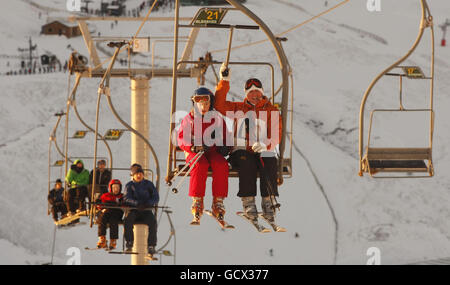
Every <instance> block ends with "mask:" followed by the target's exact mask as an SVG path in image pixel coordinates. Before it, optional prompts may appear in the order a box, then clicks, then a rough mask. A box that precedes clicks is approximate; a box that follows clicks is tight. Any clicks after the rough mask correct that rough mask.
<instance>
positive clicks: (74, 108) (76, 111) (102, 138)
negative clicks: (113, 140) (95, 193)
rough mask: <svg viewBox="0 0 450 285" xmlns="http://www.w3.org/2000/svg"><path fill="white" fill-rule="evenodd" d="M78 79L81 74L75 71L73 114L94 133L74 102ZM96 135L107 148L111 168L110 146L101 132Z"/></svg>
mask: <svg viewBox="0 0 450 285" xmlns="http://www.w3.org/2000/svg"><path fill="white" fill-rule="evenodd" d="M80 79H81V74H80V73H77V77H76V82H75V86H74V90H73V92H72V101H71V104H72V107H73V111H74V113H75V116H77V118H78V120H79V121H80V123H81V124H82V125H83V126H85V127H86V128H87V129H88V130H89V131H91V132H93V133H95V130H94V129H93V128H92V127H91V126H89V125H88V124H87V123H86V122H85V121H84V120H83V119H82V118H81V116H80V114H79V112H78V108H77V103H76V100H75V96H76V89H77V87H78V85H79V83H80ZM98 136H99V137H100V139H101V140H102V141H103V143H104V144H105V146H106V149H107V151H108V155H109V168H112V166H113V155H112V152H111V148H110V146H109V144H108V142H107V141H106V140H105V138H104V136H102V135H101V134H98ZM94 169H95V168H94Z"/></svg>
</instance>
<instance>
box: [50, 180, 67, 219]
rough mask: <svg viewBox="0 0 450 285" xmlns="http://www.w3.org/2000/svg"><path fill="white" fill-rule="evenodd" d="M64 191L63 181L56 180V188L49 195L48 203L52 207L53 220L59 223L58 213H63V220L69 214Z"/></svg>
mask: <svg viewBox="0 0 450 285" xmlns="http://www.w3.org/2000/svg"><path fill="white" fill-rule="evenodd" d="M63 196H64V189H63V187H62V181H61V179H56V183H55V188H53V189H52V190H51V191H50V193H49V194H48V197H47V199H48V202H49V203H50V205H51V206H52V208H51V212H52V215H53V220H54V221H55V222H57V221H58V213H61V219H63V218H64V217H65V216H66V214H67V208H66V205H65V204H64V199H63Z"/></svg>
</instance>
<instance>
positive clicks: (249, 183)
mask: <svg viewBox="0 0 450 285" xmlns="http://www.w3.org/2000/svg"><path fill="white" fill-rule="evenodd" d="M231 163H232V165H233V167H235V168H237V169H238V171H239V192H238V194H237V196H238V197H250V196H256V179H257V175H258V172H259V176H260V181H259V189H260V192H261V196H262V197H267V196H269V195H275V196H278V183H277V178H278V173H277V172H278V161H277V158H276V157H261V156H260V154H257V153H252V152H249V151H246V150H237V151H235V152H233V153H232V154H231Z"/></svg>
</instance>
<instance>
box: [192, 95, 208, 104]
mask: <svg viewBox="0 0 450 285" xmlns="http://www.w3.org/2000/svg"><path fill="white" fill-rule="evenodd" d="M209 100H210V97H209V95H194V96H192V101H194V102H195V103H200V102H209Z"/></svg>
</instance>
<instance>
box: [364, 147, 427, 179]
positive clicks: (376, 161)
mask: <svg viewBox="0 0 450 285" xmlns="http://www.w3.org/2000/svg"><path fill="white" fill-rule="evenodd" d="M431 157H432V155H431V148H374V147H369V148H367V153H366V156H365V157H364V163H363V165H364V171H365V172H369V174H370V175H372V176H373V175H375V174H376V173H378V172H397V173H400V172H405V173H412V172H424V173H428V174H429V176H433V164H432V159H431Z"/></svg>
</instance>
